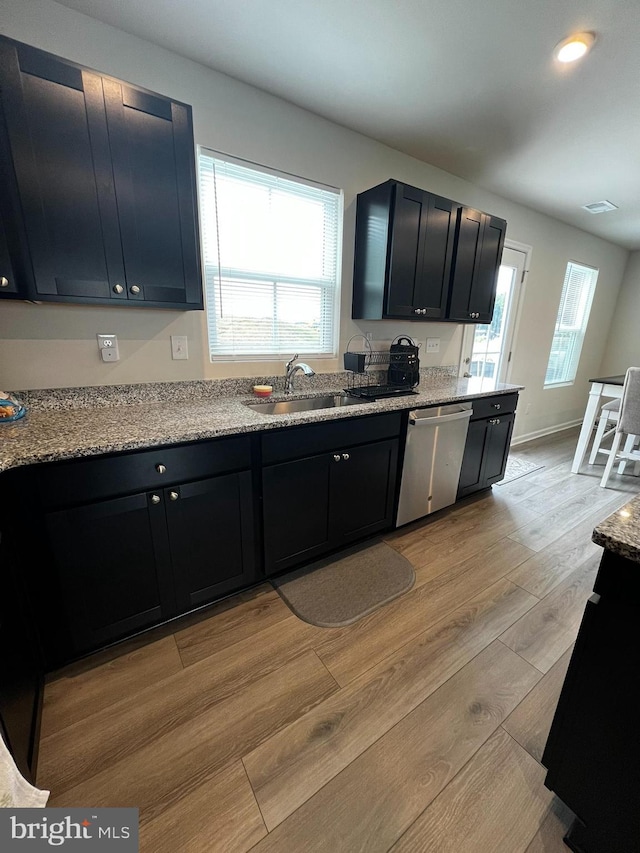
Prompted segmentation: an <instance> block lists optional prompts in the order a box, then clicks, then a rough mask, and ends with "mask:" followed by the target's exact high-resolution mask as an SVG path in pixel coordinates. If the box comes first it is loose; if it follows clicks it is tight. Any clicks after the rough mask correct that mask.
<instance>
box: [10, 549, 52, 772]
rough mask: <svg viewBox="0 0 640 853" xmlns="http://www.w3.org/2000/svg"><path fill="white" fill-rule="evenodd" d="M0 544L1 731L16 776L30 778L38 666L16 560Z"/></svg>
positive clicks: (35, 746) (34, 748)
mask: <svg viewBox="0 0 640 853" xmlns="http://www.w3.org/2000/svg"><path fill="white" fill-rule="evenodd" d="M7 549H8V546H7V545H6V544H5V542H4V540H3V541H2V593H1V595H0V649H1V650H2V653H1V654H0V728H2V729H3V732H2V734H4V738H5V741H6V743H7V746H8V747H9V749H10V751H11V754H12V755H13V758H14V761H15V762H16V764H17V766H18V768H19V770H20V772H21V773H22V774H23V775H24V776H26V778H27V779H30V780H31V781H34V780H35V762H36V757H37V749H38V733H39V712H40V695H41V690H42V681H43V679H42V672H43V667H42V662H41V660H40V654H39V648H38V643H37V640H36V637H35V632H34V630H33V615H32V613H31V611H30V608H29V606H28V602H27V600H26V597H25V594H24V591H23V590H22V587H21V585H20V584H19V578H18V577H16V576H15V575H16V573H17V558H15V557H12V555H10V554H9V553H8V550H7Z"/></svg>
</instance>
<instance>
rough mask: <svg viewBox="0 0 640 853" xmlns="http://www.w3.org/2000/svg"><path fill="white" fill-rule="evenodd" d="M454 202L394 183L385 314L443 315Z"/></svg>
mask: <svg viewBox="0 0 640 853" xmlns="http://www.w3.org/2000/svg"><path fill="white" fill-rule="evenodd" d="M453 207H454V204H453V202H450V201H448V200H447V199H443V198H439V197H438V196H434V195H431V194H430V193H427V192H424V191H423V190H419V189H416V188H415V187H408V186H405V185H404V184H398V185H397V186H396V195H395V203H394V208H393V214H392V232H391V234H392V236H391V241H392V242H391V250H390V259H389V280H388V287H387V300H386V307H385V315H386V316H388V317H418V316H419V317H421V318H432V319H438V318H440V317H443V316H444V313H445V308H446V301H447V294H448V285H449V274H450V267H451V254H452V251H453V238H454V230H455V229H454V221H453V219H452V209H453Z"/></svg>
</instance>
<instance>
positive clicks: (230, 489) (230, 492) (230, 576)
mask: <svg viewBox="0 0 640 853" xmlns="http://www.w3.org/2000/svg"><path fill="white" fill-rule="evenodd" d="M252 502H253V494H252V481H251V473H250V472H249V471H242V472H241V473H239V474H228V475H227V476H226V477H213V478H211V479H209V480H201V481H199V482H196V483H186V484H184V485H181V486H176V487H174V488H168V489H165V491H164V504H165V509H166V517H167V528H168V532H169V547H170V551H171V564H172V577H173V585H174V590H175V597H176V607H177V610H178V612H179V613H184V612H186V611H188V610H192V609H193V608H194V607H199V606H200V605H201V604H206V603H207V602H208V601H213V600H214V599H215V598H218V597H220V596H221V595H224V594H225V593H228V592H231V591H233V590H236V589H240V588H241V587H243V586H248V585H249V584H251V583H252V582H253V581H254V580H255V569H256V566H255V553H254V552H255V537H254V524H253V505H252Z"/></svg>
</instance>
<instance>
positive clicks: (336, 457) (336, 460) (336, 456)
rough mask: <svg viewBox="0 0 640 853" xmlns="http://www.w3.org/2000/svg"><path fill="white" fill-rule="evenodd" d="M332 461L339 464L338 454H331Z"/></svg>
mask: <svg viewBox="0 0 640 853" xmlns="http://www.w3.org/2000/svg"><path fill="white" fill-rule="evenodd" d="M333 461H334V462H339V461H340V454H339V453H334V454H333Z"/></svg>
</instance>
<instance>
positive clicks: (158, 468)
mask: <svg viewBox="0 0 640 853" xmlns="http://www.w3.org/2000/svg"><path fill="white" fill-rule="evenodd" d="M166 470H167V466H166V465H162V463H160V462H159V463H158V464H157V465H156V471H157V472H158V474H164V473H165V472H166Z"/></svg>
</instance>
